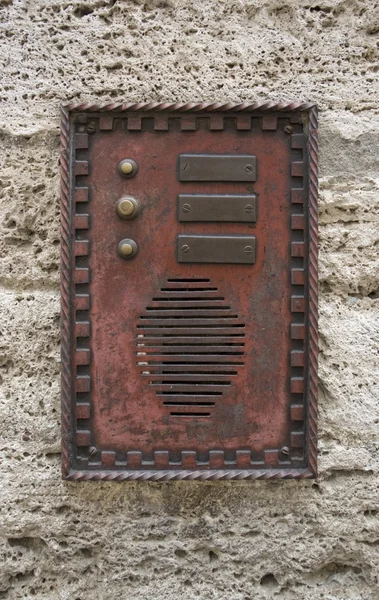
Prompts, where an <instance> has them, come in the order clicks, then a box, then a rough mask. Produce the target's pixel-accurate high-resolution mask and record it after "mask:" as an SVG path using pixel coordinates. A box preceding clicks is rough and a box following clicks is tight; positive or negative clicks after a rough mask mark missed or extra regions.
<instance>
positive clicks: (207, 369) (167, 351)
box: [136, 279, 245, 418]
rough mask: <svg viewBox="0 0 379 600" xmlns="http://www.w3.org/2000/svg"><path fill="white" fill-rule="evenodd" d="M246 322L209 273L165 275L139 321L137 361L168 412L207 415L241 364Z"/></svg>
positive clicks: (180, 415)
mask: <svg viewBox="0 0 379 600" xmlns="http://www.w3.org/2000/svg"><path fill="white" fill-rule="evenodd" d="M244 338H245V324H244V323H241V322H240V321H239V319H238V315H237V314H235V312H234V311H233V310H232V308H231V306H228V304H227V303H226V301H225V298H224V297H223V296H222V295H220V293H219V291H218V289H217V287H214V286H213V285H212V283H211V280H210V279H167V282H166V283H165V286H164V287H162V288H161V290H160V292H159V296H157V297H155V298H153V299H152V302H151V304H150V306H147V307H146V309H145V312H144V314H143V315H141V316H140V318H139V321H138V324H137V335H136V344H137V365H138V367H139V368H140V371H141V376H142V377H143V378H144V379H145V380H146V382H147V384H148V385H149V386H150V387H151V388H153V389H154V390H155V393H156V394H157V396H158V397H159V398H160V399H161V400H162V402H163V405H164V406H166V407H167V408H168V410H169V412H170V415H171V416H172V417H181V418H183V417H204V418H206V417H210V416H211V414H212V411H213V409H214V407H215V405H216V404H217V400H218V399H219V398H220V397H221V396H222V395H223V394H224V393H225V392H226V391H227V390H228V389H230V386H231V385H232V382H233V379H234V378H235V377H236V376H237V374H238V369H239V368H240V367H241V366H242V365H243V364H244V358H243V357H244V346H245V342H244Z"/></svg>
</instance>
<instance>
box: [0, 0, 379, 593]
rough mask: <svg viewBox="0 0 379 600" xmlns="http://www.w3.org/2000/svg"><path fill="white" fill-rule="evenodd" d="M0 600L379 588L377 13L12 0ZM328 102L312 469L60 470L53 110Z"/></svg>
mask: <svg viewBox="0 0 379 600" xmlns="http://www.w3.org/2000/svg"><path fill="white" fill-rule="evenodd" d="M0 35H1V41H0V44H1V46H0V63H1V74H2V77H1V83H0V100H1V104H0V107H1V108H0V134H1V137H0V146H1V150H0V161H1V182H0V212H1V225H0V226H1V242H0V244H1V245H0V251H1V260H0V286H1V287H0V306H1V312H2V315H1V317H0V331H1V337H0V375H1V395H0V434H1V455H0V458H1V463H0V473H1V489H0V494H1V502H0V507H1V509H0V512H1V519H0V536H1V541H0V557H1V558H0V598H6V599H9V600H31V599H32V598H33V599H34V598H35V599H36V600H39V599H41V600H56V599H57V598H59V599H62V600H63V599H70V600H97V599H101V600H119V599H120V600H121V599H125V598H128V599H131V600H134V599H136V600H145V599H146V600H147V599H149V600H150V599H151V598H154V599H156V600H166V598H168V599H171V598H172V599H175V600H176V599H177V598H179V597H181V598H184V599H186V600H187V599H188V600H191V599H192V598H202V599H208V598H209V599H225V600H230V599H233V600H253V599H254V600H260V599H265V598H283V599H284V600H318V599H320V600H321V599H323V600H347V599H349V600H378V598H379V581H378V577H379V494H378V491H379V477H378V471H379V435H378V429H379V403H378V389H377V388H378V380H379V377H378V346H379V334H378V330H379V328H378V325H379V323H378V321H379V318H378V302H379V300H378V297H379V268H378V267H379V265H378V244H379V222H378V221H379V201H378V198H379V110H378V103H377V102H378V92H379V85H378V70H379V66H378V57H379V5H378V3H377V2H376V1H375V0H319V1H314V0H307V1H306V0H266V1H264V0H228V1H226V0H219V1H218V2H217V3H216V2H212V0H201V1H200V0H193V1H192V2H186V1H185V0H87V1H78V0H73V1H71V2H68V1H66V2H65V1H62V0H33V1H28V0H0ZM266 98H268V99H271V100H292V99H301V100H314V101H316V102H317V103H318V104H319V106H320V108H321V114H320V161H321V164H320V175H321V181H320V237H321V242H320V245H321V248H320V292H321V304H320V313H321V318H320V349H321V356H320V438H319V453H320V458H319V465H320V477H319V479H318V481H315V482H282V483H268V482H256V483H241V482H240V483H238V482H237V483H232V484H231V483H220V482H219V483H195V482H188V483H170V484H154V483H151V484H146V483H145V484H144V483H138V484H136V483H125V484H107V483H105V484H99V483H87V484H79V485H77V484H76V485H75V484H69V483H63V482H62V481H61V480H60V456H59V437H60V432H59V298H58V292H57V290H58V250H59V205H58V175H57V170H58V154H59V151H58V143H57V134H58V129H59V119H58V104H59V101H60V100H63V99H74V100H77V101H79V100H95V101H97V100H98V101H118V100H128V101H137V100H148V99H153V100H184V101H185V100H205V101H211V100H243V99H266Z"/></svg>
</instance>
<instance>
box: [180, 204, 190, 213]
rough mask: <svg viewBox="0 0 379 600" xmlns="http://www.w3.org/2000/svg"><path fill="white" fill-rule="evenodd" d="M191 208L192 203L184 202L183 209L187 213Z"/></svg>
mask: <svg viewBox="0 0 379 600" xmlns="http://www.w3.org/2000/svg"><path fill="white" fill-rule="evenodd" d="M190 210H191V205H190V204H183V206H182V211H183V212H185V213H188V212H189V211H190Z"/></svg>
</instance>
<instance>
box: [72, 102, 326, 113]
mask: <svg viewBox="0 0 379 600" xmlns="http://www.w3.org/2000/svg"><path fill="white" fill-rule="evenodd" d="M312 108H315V105H314V104H313V102H241V103H240V104H235V103H233V102H135V103H133V102H123V103H122V102H120V103H114V104H96V103H94V102H84V103H82V104H76V103H72V102H66V103H64V104H63V105H62V110H67V111H71V112H80V111H89V112H108V111H112V110H113V111H118V112H124V111H127V112H138V111H141V112H189V111H191V112H214V111H218V112H244V111H245V112H251V111H257V110H259V111H266V110H269V111H274V110H276V111H289V110H303V111H305V110H307V111H309V110H311V109H312Z"/></svg>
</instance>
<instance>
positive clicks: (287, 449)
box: [280, 446, 290, 456]
mask: <svg viewBox="0 0 379 600" xmlns="http://www.w3.org/2000/svg"><path fill="white" fill-rule="evenodd" d="M280 452H281V453H282V454H285V455H286V456H288V454H289V453H290V449H289V448H288V446H283V448H282V449H281V450H280Z"/></svg>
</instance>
